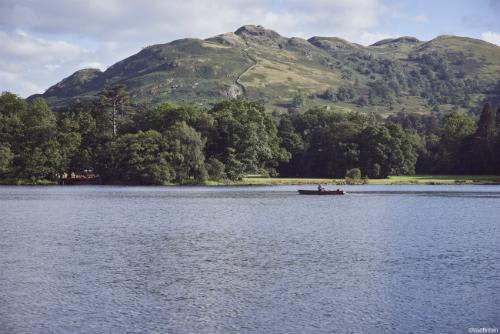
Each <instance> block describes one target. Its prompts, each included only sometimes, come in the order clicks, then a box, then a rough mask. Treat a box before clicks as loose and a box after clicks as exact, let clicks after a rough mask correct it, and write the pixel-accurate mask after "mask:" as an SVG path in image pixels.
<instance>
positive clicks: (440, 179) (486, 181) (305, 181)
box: [0, 175, 500, 187]
mask: <svg viewBox="0 0 500 334" xmlns="http://www.w3.org/2000/svg"><path fill="white" fill-rule="evenodd" d="M316 184H322V185H327V186H346V185H349V186H351V185H500V175H415V176H390V177H388V178H385V179H366V180H363V179H360V180H352V181H350V182H346V180H345V179H327V178H279V177H277V178H273V177H257V176H250V177H245V178H243V179H242V180H239V181H205V182H202V183H199V184H196V183H188V184H175V183H168V184H163V185H160V186H183V187H190V186H206V187H224V186H287V185H289V186H292V185H296V186H300V185H316ZM55 185H59V184H58V182H57V181H48V180H35V181H33V180H24V179H7V180H0V186H55ZM103 185H108V186H110V185H116V186H143V185H139V184H103Z"/></svg>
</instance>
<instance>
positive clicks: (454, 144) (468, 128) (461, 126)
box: [436, 112, 476, 173]
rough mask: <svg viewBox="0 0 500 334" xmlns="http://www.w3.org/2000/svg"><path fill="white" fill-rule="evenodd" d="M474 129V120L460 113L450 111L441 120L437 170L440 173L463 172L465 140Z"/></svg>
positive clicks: (464, 168)
mask: <svg viewBox="0 0 500 334" xmlns="http://www.w3.org/2000/svg"><path fill="white" fill-rule="evenodd" d="M475 131H476V125H475V124H474V121H473V120H472V119H471V118H470V117H467V116H466V115H465V114H462V113H457V112H454V113H450V114H448V115H446V116H445V117H444V118H443V120H442V125H441V129H440V133H439V136H440V140H439V153H438V154H439V156H438V158H437V159H436V164H437V170H438V171H439V172H441V173H460V172H465V171H466V167H465V164H466V163H467V162H466V159H467V158H466V157H465V151H466V147H465V141H466V140H467V138H469V137H470V136H472V135H473V134H474V132H475Z"/></svg>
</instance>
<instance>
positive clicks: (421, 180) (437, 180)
mask: <svg viewBox="0 0 500 334" xmlns="http://www.w3.org/2000/svg"><path fill="white" fill-rule="evenodd" d="M318 183H320V184H324V185H328V184H331V185H344V184H346V181H345V180H344V179H314V178H266V177H256V176H252V177H246V178H244V179H243V180H241V181H238V182H236V183H234V184H236V185H301V184H318ZM359 183H360V184H361V183H362V182H361V181H360V182H359ZM367 184H374V185H391V184H500V175H414V176H390V177H388V178H386V179H372V180H367Z"/></svg>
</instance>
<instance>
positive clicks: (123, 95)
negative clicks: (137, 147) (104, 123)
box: [99, 85, 130, 138]
mask: <svg viewBox="0 0 500 334" xmlns="http://www.w3.org/2000/svg"><path fill="white" fill-rule="evenodd" d="M100 97H101V98H100V101H99V102H100V107H101V108H102V109H103V110H107V109H109V110H110V113H111V123H112V129H113V138H115V137H116V136H117V134H118V117H119V116H121V115H123V114H124V113H125V108H126V106H127V105H128V104H129V100H130V98H129V96H128V93H127V91H126V89H125V86H124V85H116V86H112V87H106V88H104V90H103V91H102V92H101V93H100Z"/></svg>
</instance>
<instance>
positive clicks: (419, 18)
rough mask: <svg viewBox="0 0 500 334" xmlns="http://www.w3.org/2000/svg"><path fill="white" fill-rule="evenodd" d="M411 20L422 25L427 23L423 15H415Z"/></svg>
mask: <svg viewBox="0 0 500 334" xmlns="http://www.w3.org/2000/svg"><path fill="white" fill-rule="evenodd" d="M412 20H413V21H415V22H418V23H424V22H427V21H429V19H428V18H427V16H425V15H415V16H414V17H412Z"/></svg>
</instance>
